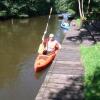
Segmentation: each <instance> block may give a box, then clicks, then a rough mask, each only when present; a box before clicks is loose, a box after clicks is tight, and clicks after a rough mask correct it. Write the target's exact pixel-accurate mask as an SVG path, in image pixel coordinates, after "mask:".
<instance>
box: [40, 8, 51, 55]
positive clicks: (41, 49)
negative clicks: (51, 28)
mask: <svg viewBox="0 0 100 100" xmlns="http://www.w3.org/2000/svg"><path fill="white" fill-rule="evenodd" d="M51 13H52V7H51V9H50V14H49V17H48V21H47V24H46V28H45V31H44V34H43V36H42V43H41V44H40V46H39V49H38V53H39V54H42V53H43V50H44V48H45V47H44V38H45V35H46V33H47V29H48V24H49V20H50V17H51Z"/></svg>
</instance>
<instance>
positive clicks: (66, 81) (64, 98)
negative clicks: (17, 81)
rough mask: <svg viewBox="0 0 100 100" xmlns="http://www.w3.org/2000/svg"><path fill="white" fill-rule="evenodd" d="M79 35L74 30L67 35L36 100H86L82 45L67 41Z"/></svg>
mask: <svg viewBox="0 0 100 100" xmlns="http://www.w3.org/2000/svg"><path fill="white" fill-rule="evenodd" d="M78 33H79V31H76V30H74V29H71V30H70V31H68V32H67V33H66V35H65V38H64V40H63V43H62V49H61V50H60V51H59V53H58V54H57V56H56V58H55V60H54V61H53V63H52V65H51V67H50V69H49V71H48V73H47V75H46V78H45V80H44V82H43V84H42V86H41V88H40V90H39V92H38V94H37V96H36V98H35V100H83V99H84V91H83V75H84V69H83V67H82V65H81V61H80V50H79V49H80V47H79V46H80V45H79V44H77V43H74V42H72V41H69V40H67V39H66V37H70V36H73V35H76V34H78Z"/></svg>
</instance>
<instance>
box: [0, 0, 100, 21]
mask: <svg viewBox="0 0 100 100" xmlns="http://www.w3.org/2000/svg"><path fill="white" fill-rule="evenodd" d="M99 5H100V1H99V0H1V1H0V17H1V18H8V17H31V16H37V15H45V14H48V12H49V9H50V7H51V6H52V7H53V13H54V14H57V13H63V12H69V13H71V14H72V15H77V16H78V15H80V17H81V18H82V19H85V18H87V17H90V16H91V17H98V16H97V14H100V13H99V11H100V6H99Z"/></svg>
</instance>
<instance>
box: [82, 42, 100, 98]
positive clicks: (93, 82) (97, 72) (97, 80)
mask: <svg viewBox="0 0 100 100" xmlns="http://www.w3.org/2000/svg"><path fill="white" fill-rule="evenodd" d="M81 56H82V61H83V66H84V68H85V77H84V85H85V99H86V100H100V43H98V44H96V45H93V46H90V47H85V46H81Z"/></svg>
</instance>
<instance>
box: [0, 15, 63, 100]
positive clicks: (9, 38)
mask: <svg viewBox="0 0 100 100" xmlns="http://www.w3.org/2000/svg"><path fill="white" fill-rule="evenodd" d="M46 22H47V16H40V17H36V18H30V19H23V20H7V21H2V22H0V99H2V100H34V98H35V96H36V94H37V92H38V90H39V88H40V86H41V84H42V82H43V80H44V78H45V75H46V73H47V70H48V68H49V67H48V68H47V69H46V70H44V71H42V72H40V73H38V74H37V75H35V73H34V70H33V69H34V68H33V67H34V61H35V58H36V56H37V50H38V46H39V44H40V42H41V37H42V35H43V32H44V29H45V26H46ZM58 24H59V23H58V20H57V17H56V16H52V17H51V19H50V23H49V28H48V34H49V33H51V32H52V33H55V37H56V38H57V39H58V40H59V41H60V42H61V40H62V39H63V37H64V36H63V34H62V32H61V31H60V30H59V27H58Z"/></svg>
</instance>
